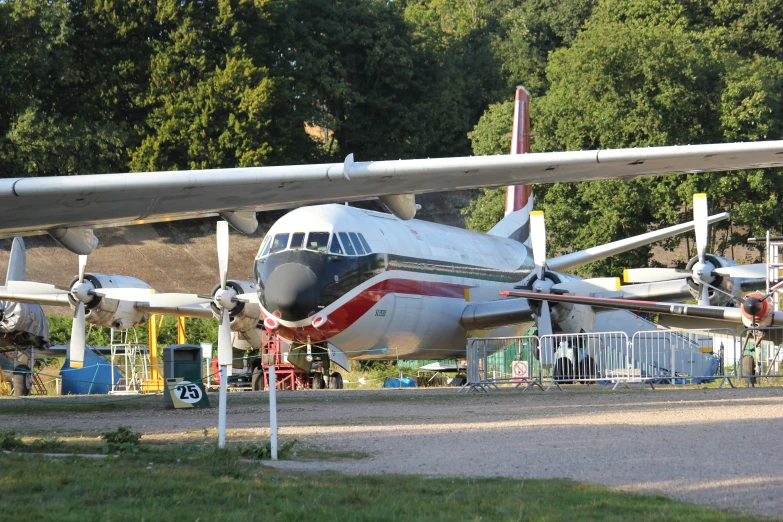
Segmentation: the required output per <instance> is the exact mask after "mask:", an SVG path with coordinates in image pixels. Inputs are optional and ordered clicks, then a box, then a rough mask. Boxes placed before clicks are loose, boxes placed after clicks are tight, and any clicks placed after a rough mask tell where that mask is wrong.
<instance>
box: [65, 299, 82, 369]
mask: <svg viewBox="0 0 783 522" xmlns="http://www.w3.org/2000/svg"><path fill="white" fill-rule="evenodd" d="M85 343H86V341H85V336H84V303H82V302H81V301H79V303H78V304H77V305H76V310H75V311H74V314H73V325H72V326H71V345H70V353H69V357H70V362H71V368H82V367H84V347H85Z"/></svg>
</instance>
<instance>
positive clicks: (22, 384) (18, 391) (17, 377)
mask: <svg viewBox="0 0 783 522" xmlns="http://www.w3.org/2000/svg"><path fill="white" fill-rule="evenodd" d="M0 371H2V370H0ZM11 384H13V385H14V395H16V396H17V397H26V396H28V395H30V388H29V387H28V386H27V374H24V373H15V374H14V375H13V377H11Z"/></svg>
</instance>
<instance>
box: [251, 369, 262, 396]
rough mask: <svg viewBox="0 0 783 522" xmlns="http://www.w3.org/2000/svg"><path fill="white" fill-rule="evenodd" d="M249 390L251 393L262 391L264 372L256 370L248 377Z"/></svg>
mask: <svg viewBox="0 0 783 522" xmlns="http://www.w3.org/2000/svg"><path fill="white" fill-rule="evenodd" d="M250 389H251V390H253V391H264V370H263V369H262V368H256V369H255V370H253V375H252V377H250Z"/></svg>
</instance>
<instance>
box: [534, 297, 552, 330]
mask: <svg viewBox="0 0 783 522" xmlns="http://www.w3.org/2000/svg"><path fill="white" fill-rule="evenodd" d="M536 326H537V327H538V336H539V337H541V336H542V335H552V314H551V313H550V312H549V302H548V301H541V310H539V316H538V320H537V321H536Z"/></svg>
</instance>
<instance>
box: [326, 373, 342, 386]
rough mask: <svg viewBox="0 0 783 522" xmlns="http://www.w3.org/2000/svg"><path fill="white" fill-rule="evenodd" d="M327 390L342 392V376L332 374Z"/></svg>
mask: <svg viewBox="0 0 783 522" xmlns="http://www.w3.org/2000/svg"><path fill="white" fill-rule="evenodd" d="M329 389H330V390H342V389H343V376H342V375H341V374H340V372H334V373H333V374H332V375H331V376H330V377H329Z"/></svg>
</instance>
